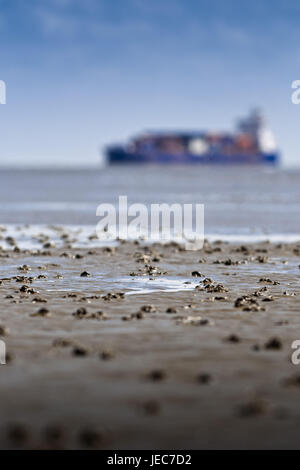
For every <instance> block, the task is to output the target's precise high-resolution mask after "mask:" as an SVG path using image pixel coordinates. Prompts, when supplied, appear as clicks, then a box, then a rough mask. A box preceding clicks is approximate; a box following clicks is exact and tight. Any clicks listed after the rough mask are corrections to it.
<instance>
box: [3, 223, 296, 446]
mask: <svg viewBox="0 0 300 470" xmlns="http://www.w3.org/2000/svg"><path fill="white" fill-rule="evenodd" d="M61 240H62V241H63V243H62V245H61V246H55V245H54V244H53V243H52V242H51V240H46V239H43V237H42V236H41V237H40V243H41V247H40V249H35V250H22V249H20V248H18V247H17V245H16V244H15V243H14V240H13V239H9V237H8V239H7V240H6V241H7V242H8V244H9V245H10V247H9V248H7V249H6V248H5V249H2V250H1V252H0V278H1V281H0V301H1V318H0V334H1V335H0V337H1V339H2V340H3V341H4V342H5V344H6V356H7V357H6V365H2V366H1V367H0V383H1V386H0V415H1V422H0V447H1V448H34V449H39V448H42V449H48V448H50V449H53V448H62V449H72V448H74V449H75V448H99V449H127V448H128V449H133V448H134V449H139V448H156V449H166V448H168V449H179V448H181V449H189V448H195V449H202V448H203V449H210V448H212V449H213V448H222V449H230V448H256V449H257V448H299V447H300V444H299V438H298V432H297V431H298V429H299V424H300V405H299V403H300V365H295V364H293V363H292V361H291V356H292V353H293V352H294V350H293V349H292V347H291V345H292V343H293V342H294V341H295V340H297V339H299V340H300V317H299V312H300V288H299V276H300V269H299V264H300V243H289V244H285V243H277V244H275V243H270V242H268V241H265V242H261V243H251V244H246V245H241V244H230V243H224V242H222V241H217V242H214V243H209V242H205V245H204V248H203V249H202V250H200V251H185V250H184V249H183V248H182V247H180V246H179V245H178V244H176V243H168V244H164V245H163V244H153V245H151V246H147V245H144V244H143V243H140V242H126V243H121V244H119V245H118V246H115V247H106V248H105V247H98V248H97V247H93V248H90V247H88V246H87V247H86V248H78V249H76V248H74V247H73V243H72V240H70V239H69V238H68V235H67V234H64V232H63V230H62V232H61Z"/></svg>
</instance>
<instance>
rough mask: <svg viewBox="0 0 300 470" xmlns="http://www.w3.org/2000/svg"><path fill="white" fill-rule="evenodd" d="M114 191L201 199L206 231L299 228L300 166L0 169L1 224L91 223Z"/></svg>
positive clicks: (285, 232) (294, 232)
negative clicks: (289, 168) (203, 207)
mask: <svg viewBox="0 0 300 470" xmlns="http://www.w3.org/2000/svg"><path fill="white" fill-rule="evenodd" d="M119 195H127V196H128V203H129V204H130V203H135V202H142V203H146V204H151V203H164V202H166V203H203V204H205V234H206V235H223V236H224V235H226V236H230V235H231V236H234V237H236V236H238V237H240V238H243V237H245V238H247V237H255V236H268V237H269V236H270V238H272V237H275V238H276V236H279V237H283V238H286V239H288V237H289V236H292V237H295V236H296V237H297V236H298V234H300V170H296V171H295V170H293V171H292V170H279V169H272V168H251V167H201V166H188V167H177V166H176V167H175V166H174V167H170V166H169V167H168V166H162V167H161V166H160V167H145V166H141V167H134V166H126V167H107V168H94V169H76V170H54V169H52V170H44V169H43V170H32V169H31V170H1V171H0V223H1V224H34V225H41V224H46V225H49V224H63V225H90V226H96V224H97V222H98V218H97V217H96V208H97V206H98V204H100V203H103V202H110V203H114V204H117V202H118V197H119ZM229 238H230V237H229ZM299 239H300V236H299Z"/></svg>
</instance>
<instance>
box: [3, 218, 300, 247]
mask: <svg viewBox="0 0 300 470" xmlns="http://www.w3.org/2000/svg"><path fill="white" fill-rule="evenodd" d="M1 227H2V230H1V232H0V234H1V235H2V240H0V246H2V247H3V248H5V249H9V248H11V249H12V248H13V246H11V245H10V244H9V243H8V242H7V241H6V238H7V237H12V238H14V240H15V241H16V244H17V246H18V247H19V248H21V249H30V250H32V249H39V248H41V247H42V243H41V241H39V239H40V237H41V236H43V237H44V236H48V237H49V239H50V240H51V241H52V242H54V243H55V245H56V246H57V247H62V246H63V245H64V240H63V239H61V235H62V234H68V235H69V240H70V242H71V244H72V246H73V247H74V248H94V247H104V246H112V245H116V244H117V241H111V240H100V239H99V238H98V237H97V236H96V231H95V226H93V225H57V226H56V225H53V226H49V225H42V224H41V225H14V224H6V225H2V226H1ZM205 238H206V239H207V240H208V241H211V242H214V241H217V240H222V241H223V242H229V243H257V242H265V241H269V242H271V243H281V242H282V243H295V242H300V233H272V234H268V233H236V234H228V233H225V234H222V233H207V234H205ZM173 239H174V240H175V238H173ZM140 241H141V242H144V243H147V242H148V241H147V239H146V238H145V237H141V238H140ZM168 241H171V240H168ZM176 241H178V240H177V239H176ZM161 243H166V240H162V241H161Z"/></svg>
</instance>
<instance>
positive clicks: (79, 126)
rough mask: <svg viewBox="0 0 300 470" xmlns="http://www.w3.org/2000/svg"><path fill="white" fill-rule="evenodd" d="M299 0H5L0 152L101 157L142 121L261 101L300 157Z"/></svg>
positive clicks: (42, 160)
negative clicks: (298, 88) (294, 92)
mask: <svg viewBox="0 0 300 470" xmlns="http://www.w3.org/2000/svg"><path fill="white" fill-rule="evenodd" d="M299 65H300V2H299V0H298V1H297V0H284V1H283V0H260V1H257V2H253V1H252V2H251V1H250V0H248V1H244V0H0V79H2V80H4V81H5V82H6V84H7V104H6V105H0V125H1V140H0V164H2V165H16V164H21V165H28V164H30V165H33V164H40V165H46V164H55V165H56V164H64V165H72V164H76V165H79V164H97V162H98V160H99V148H101V147H103V145H105V144H106V143H110V142H114V141H116V140H117V141H118V140H122V139H125V138H126V137H128V136H130V135H131V134H132V133H135V132H137V131H140V130H142V129H144V128H161V127H162V128H172V127H175V128H189V127H192V128H204V129H210V128H214V129H218V128H220V129H230V128H231V127H232V126H233V125H234V119H235V118H236V117H237V116H239V115H242V114H244V113H245V112H247V111H248V109H249V108H250V107H251V106H254V105H259V106H261V107H262V108H263V109H264V111H265V114H266V116H267V118H268V121H269V123H270V124H271V127H272V128H273V130H274V131H275V134H276V137H277V140H278V143H279V144H280V147H281V149H282V151H283V153H284V162H285V163H286V164H289V165H295V164H300V132H299V130H300V105H298V106H297V105H293V104H292V103H291V82H292V81H293V80H295V79H300V67H299Z"/></svg>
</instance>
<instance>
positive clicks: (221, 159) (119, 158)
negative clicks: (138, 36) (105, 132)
mask: <svg viewBox="0 0 300 470" xmlns="http://www.w3.org/2000/svg"><path fill="white" fill-rule="evenodd" d="M106 155H107V159H108V162H109V163H110V164H197V165H198V164H207V165H212V164H222V165H226V164H230V165H233V164H239V165H241V164H251V165H262V164H266V165H277V164H278V162H279V155H278V154H277V153H271V154H266V153H256V154H235V155H225V154H221V153H220V154H206V155H201V157H199V156H195V155H192V154H189V153H184V154H170V153H159V152H154V153H151V154H149V153H148V154H138V153H135V152H128V151H126V150H125V149H124V148H122V147H110V148H108V149H107V153H106Z"/></svg>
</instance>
